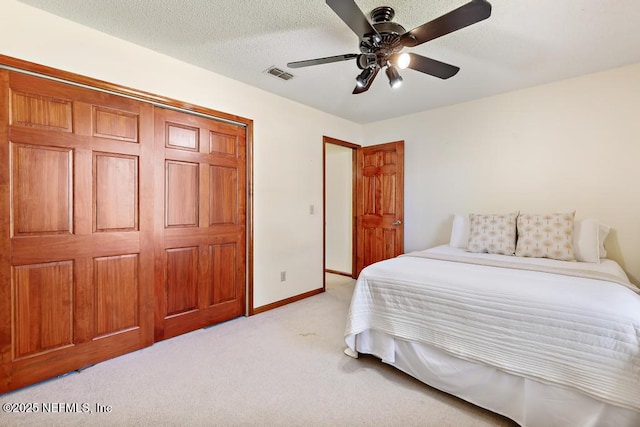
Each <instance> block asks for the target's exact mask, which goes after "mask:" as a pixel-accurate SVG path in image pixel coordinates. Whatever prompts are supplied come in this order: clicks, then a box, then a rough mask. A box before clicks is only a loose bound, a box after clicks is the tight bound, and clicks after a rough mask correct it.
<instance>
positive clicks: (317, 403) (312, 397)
mask: <svg viewBox="0 0 640 427" xmlns="http://www.w3.org/2000/svg"><path fill="white" fill-rule="evenodd" d="M353 283H354V281H353V280H351V279H349V278H346V277H343V276H335V275H329V277H328V281H327V292H325V293H323V294H320V295H316V296H313V297H311V298H307V299H305V300H303V301H300V302H296V303H293V304H289V305H287V306H284V307H281V308H278V309H275V310H271V311H268V312H266V313H262V314H259V315H256V316H252V317H249V318H244V317H243V318H238V319H235V320H232V321H229V322H226V323H222V324H220V325H217V326H214V327H211V328H208V329H201V330H198V331H195V332H192V333H189V334H185V335H182V336H179V337H176V338H173V339H170V340H166V341H162V342H160V343H157V344H155V345H154V346H152V347H149V348H146V349H143V350H140V351H136V352H134V353H130V354H127V355H124V356H121V357H118V358H115V359H112V360H109V361H106V362H102V363H100V364H97V365H95V366H93V367H91V368H88V369H86V370H83V371H81V372H80V373H73V374H69V375H67V376H64V377H60V378H56V379H53V380H50V381H46V382H43V383H40V384H37V385H34V386H31V387H27V388H24V389H21V390H18V391H15V392H11V393H6V394H4V395H1V396H0V403H3V404H4V403H7V402H12V403H38V404H41V403H43V402H44V403H67V404H71V403H78V404H82V403H86V404H88V407H89V408H90V409H91V413H84V414H83V413H47V414H45V413H41V412H40V413H36V414H34V413H28V414H14V413H4V412H2V413H0V425H3V426H26V425H46V426H74V425H91V426H93V425H97V426H183V425H184V426H218V425H219V426H252V425H256V426H257V425H261V426H263V425H267V426H330V425H360V426H367V425H372V426H373V425H376V426H382V425H384V426H394V425H402V426H438V427H440V426H455V427H465V426H513V425H515V424H514V423H513V422H511V421H509V420H507V419H505V418H502V417H500V416H498V415H495V414H493V413H491V412H488V411H485V410H483V409H480V408H478V407H475V406H473V405H471V404H468V403H466V402H464V401H462V400H459V399H456V398H454V397H452V396H449V395H447V394H445V393H442V392H439V391H437V390H434V389H432V388H430V387H428V386H426V385H424V384H422V383H420V382H418V381H416V380H414V379H413V378H411V377H409V376H407V375H405V374H403V373H402V372H400V371H398V370H396V369H394V368H392V367H389V366H387V365H385V364H383V363H382V362H380V361H379V360H377V359H375V358H373V357H361V358H359V359H357V360H356V359H352V358H350V357H348V356H345V355H344V354H343V349H344V348H345V345H344V340H343V331H344V325H345V319H346V315H347V310H348V306H349V301H350V296H351V291H352V289H353ZM96 404H99V405H110V406H111V408H112V409H111V412H109V413H96V411H95V406H96Z"/></svg>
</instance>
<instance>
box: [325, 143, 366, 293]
mask: <svg viewBox="0 0 640 427" xmlns="http://www.w3.org/2000/svg"><path fill="white" fill-rule="evenodd" d="M327 144H333V145H339V146H341V147H346V148H349V149H351V151H352V155H351V165H352V166H351V172H352V179H351V189H352V197H351V217H352V224H353V226H352V231H351V234H352V236H351V240H352V242H351V275H350V276H349V275H348V274H345V275H346V276H349V277H351V278H355V272H356V255H357V252H356V251H357V242H358V239H357V237H358V236H357V230H356V223H355V218H356V217H355V215H356V195H357V193H356V159H357V156H356V153H357V150H358V148H360V145H358V144H353V143H351V142H347V141H342V140H340V139H336V138H331V137H329V136H323V137H322V277H323V278H322V288H323V289H326V283H325V280H324V274H325V273H326V272H329V273H336V274H344V273H340V272H336V271H333V270H327V255H326V251H327Z"/></svg>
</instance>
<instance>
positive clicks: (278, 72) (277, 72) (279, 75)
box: [265, 65, 293, 80]
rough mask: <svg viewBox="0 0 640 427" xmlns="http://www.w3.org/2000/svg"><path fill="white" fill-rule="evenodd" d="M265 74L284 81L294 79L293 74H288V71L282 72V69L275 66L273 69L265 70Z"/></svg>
mask: <svg viewBox="0 0 640 427" xmlns="http://www.w3.org/2000/svg"><path fill="white" fill-rule="evenodd" d="M265 73H267V74H271V75H272V76H274V77H277V78H279V79H282V80H291V79H292V78H293V74H291V73H287V72H286V71H283V70H281V69H280V68H278V67H276V66H275V65H274V66H272V67H269V68H267V69H266V70H265Z"/></svg>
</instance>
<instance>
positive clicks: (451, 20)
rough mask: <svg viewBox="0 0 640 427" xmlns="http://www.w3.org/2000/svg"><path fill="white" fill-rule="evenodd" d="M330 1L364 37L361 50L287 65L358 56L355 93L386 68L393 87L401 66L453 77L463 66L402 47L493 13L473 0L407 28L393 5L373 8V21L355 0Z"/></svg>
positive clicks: (486, 4)
mask: <svg viewBox="0 0 640 427" xmlns="http://www.w3.org/2000/svg"><path fill="white" fill-rule="evenodd" d="M326 2H327V5H329V7H330V8H331V9H333V11H334V12H335V13H336V14H337V15H338V16H339V17H340V19H342V20H343V21H344V23H345V24H347V25H348V26H349V28H351V30H352V31H353V32H354V33H356V35H357V36H358V37H359V38H360V52H361V53H359V54H356V53H349V54H345V55H336V56H328V57H325V58H317V59H309V60H306V61H296V62H289V63H288V64H287V66H288V67H290V68H301V67H308V66H311V65H319V64H328V63H332V62H340V61H347V60H350V59H355V60H356V64H357V66H358V68H359V69H361V70H362V72H361V73H360V74H359V75H358V76H357V77H356V87H355V89H354V90H353V93H354V94H358V93H362V92H366V91H367V90H369V88H370V87H371V83H372V82H373V80H374V79H375V78H376V76H377V75H378V72H379V71H380V70H381V69H382V68H385V67H386V74H387V77H388V78H389V84H390V85H391V87H393V88H395V87H398V86H400V85H401V84H402V77H401V76H400V73H399V72H398V68H400V69H403V68H411V69H412V70H416V71H420V72H422V73H425V74H429V75H432V76H435V77H439V78H441V79H448V78H450V77H453V76H454V75H455V74H456V73H457V72H458V71H460V68H459V67H456V66H454V65H450V64H446V63H444V62H440V61H437V60H435V59H431V58H427V57H425V56H422V55H418V54H417V53H412V52H411V53H406V52H404V53H403V52H401V51H402V49H403V48H405V47H414V46H418V45H420V44H422V43H425V42H428V41H429V40H433V39H435V38H438V37H441V36H444V35H446V34H449V33H452V32H454V31H457V30H459V29H462V28H464V27H467V26H469V25H471V24H475V23H476V22H480V21H482V20H484V19H487V18H488V17H489V16H491V4H490V3H489V2H488V1H486V0H471V1H470V2H469V3H467V4H465V5H463V6H460V7H459V8H457V9H454V10H452V11H451V12H449V13H447V14H444V15H442V16H441V17H439V18H436V19H434V20H432V21H429V22H427V23H425V24H422V25H420V26H419V27H416V28H414V29H413V30H411V31H406V30H405V29H404V28H403V27H402V26H401V25H400V24H397V23H395V22H392V19H393V17H394V15H395V11H394V10H393V9H392V8H391V7H389V6H381V7H377V8H375V9H373V10H372V11H371V13H370V16H371V21H369V20H368V19H367V17H366V16H365V15H364V14H363V13H362V11H361V10H360V9H359V8H358V6H357V5H356V3H355V1H354V0H326Z"/></svg>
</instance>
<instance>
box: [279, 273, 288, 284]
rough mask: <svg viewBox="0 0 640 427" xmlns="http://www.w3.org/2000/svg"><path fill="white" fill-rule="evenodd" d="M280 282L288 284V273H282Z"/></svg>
mask: <svg viewBox="0 0 640 427" xmlns="http://www.w3.org/2000/svg"><path fill="white" fill-rule="evenodd" d="M280 281H281V282H286V281H287V272H286V271H281V272H280Z"/></svg>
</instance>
